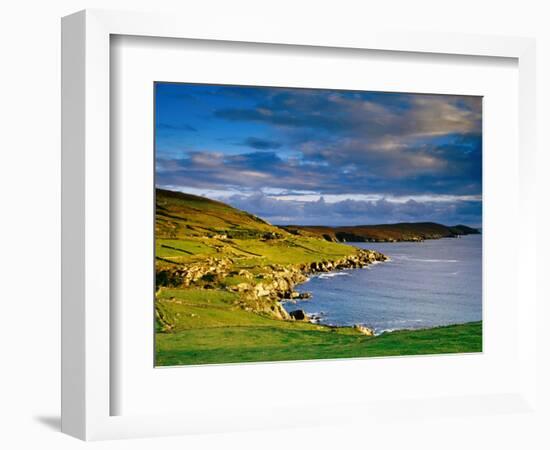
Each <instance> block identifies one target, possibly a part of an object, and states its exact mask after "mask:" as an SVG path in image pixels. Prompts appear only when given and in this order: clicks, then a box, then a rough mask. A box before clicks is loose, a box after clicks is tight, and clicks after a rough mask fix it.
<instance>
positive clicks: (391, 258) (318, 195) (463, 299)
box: [151, 81, 483, 367]
mask: <svg viewBox="0 0 550 450" xmlns="http://www.w3.org/2000/svg"><path fill="white" fill-rule="evenodd" d="M482 104H483V97H481V96H471V95H443V94H436V93H403V92H377V91H366V90H365V91H359V90H346V89H325V88H323V89H318V88H311V87H270V86H240V85H214V84H199V83H184V82H161V81H157V82H155V85H154V98H153V105H154V134H155V139H154V151H155V186H154V187H153V186H151V189H154V190H155V204H154V210H155V230H154V233H155V236H154V241H155V260H154V267H155V292H154V298H153V299H152V301H154V314H155V317H154V326H155V343H154V344H155V362H154V363H155V366H157V367H159V366H189V365H204V364H229V363H251V362H273V361H305V360H320V359H321V360H330V359H340V358H365V357H389V356H412V355H438V354H451V353H453V354H456V353H479V352H482V351H483V345H482V338H483V333H482V328H483V299H482V254H483V252H482V242H483V239H482V238H483V229H482V224H483V220H482V154H483V152H482V147H483V143H482V135H483V133H482ZM151 263H153V262H151Z"/></svg>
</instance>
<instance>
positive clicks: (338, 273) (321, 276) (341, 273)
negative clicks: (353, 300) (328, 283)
mask: <svg viewBox="0 0 550 450" xmlns="http://www.w3.org/2000/svg"><path fill="white" fill-rule="evenodd" d="M341 276H346V277H349V276H350V274H349V273H347V272H331V273H322V274H321V275H319V278H321V279H322V280H324V279H326V278H333V277H341Z"/></svg>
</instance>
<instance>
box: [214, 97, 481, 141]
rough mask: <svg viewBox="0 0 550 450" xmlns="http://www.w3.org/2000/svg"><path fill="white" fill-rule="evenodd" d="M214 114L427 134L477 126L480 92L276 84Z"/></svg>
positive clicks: (366, 133)
mask: <svg viewBox="0 0 550 450" xmlns="http://www.w3.org/2000/svg"><path fill="white" fill-rule="evenodd" d="M214 114H215V116H216V117H218V118H222V119H226V120H231V121H254V122H262V123H268V124H272V125H275V126H282V127H286V128H291V129H299V128H309V129H313V130H321V131H324V132H340V133H343V134H344V135H346V136H347V137H362V138H365V137H369V138H378V137H382V136H401V137H405V136H406V137H422V136H424V137H426V136H441V135H445V134H448V133H472V132H478V131H479V130H480V129H481V98H480V97H464V96H447V95H411V94H391V93H385V94H384V96H380V95H370V94H369V93H355V94H354V93H347V92H340V91H322V90H310V89H296V90H287V89H281V90H274V89H272V90H271V92H270V95H267V96H266V98H264V99H263V101H258V102H257V103H256V105H255V106H253V107H249V108H222V109H218V110H217V111H215V113H214Z"/></svg>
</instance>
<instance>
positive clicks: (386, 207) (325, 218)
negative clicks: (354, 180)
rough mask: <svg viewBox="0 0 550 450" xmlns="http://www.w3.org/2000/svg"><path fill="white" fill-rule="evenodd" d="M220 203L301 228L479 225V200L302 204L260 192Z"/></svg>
mask: <svg viewBox="0 0 550 450" xmlns="http://www.w3.org/2000/svg"><path fill="white" fill-rule="evenodd" d="M223 201H226V202H227V203H229V204H231V205H233V206H234V207H237V208H240V209H244V210H246V211H249V212H251V213H253V214H256V215H258V216H260V217H263V218H265V219H266V220H268V221H269V222H271V223H274V224H279V225H284V224H303V225H332V226H338V225H369V224H380V223H396V222H418V221H433V222H438V223H444V224H447V225H456V224H459V223H462V224H470V225H472V226H480V225H481V223H480V217H481V201H480V200H473V201H464V200H450V201H430V202H418V201H415V200H412V199H411V200H409V201H407V202H393V201H390V200H388V199H385V198H382V199H379V200H376V201H374V200H373V201H357V200H343V201H339V202H332V203H329V202H326V201H325V199H324V198H323V197H321V198H320V199H319V200H317V201H309V202H301V201H297V200H280V199H277V198H273V197H271V196H267V195H265V194H263V193H261V192H255V193H253V194H251V195H241V194H238V195H232V196H230V197H226V198H223Z"/></svg>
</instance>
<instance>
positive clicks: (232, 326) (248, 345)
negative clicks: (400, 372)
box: [156, 289, 482, 366]
mask: <svg viewBox="0 0 550 450" xmlns="http://www.w3.org/2000/svg"><path fill="white" fill-rule="evenodd" d="M235 295H236V294H232V293H229V292H225V291H216V290H203V289H162V290H161V291H160V292H159V294H158V296H157V327H158V332H157V334H156V364H157V365H159V366H167V365H168V366H172V365H189V364H221V363H237V362H252V361H283V360H306V359H326V358H328V359H332V358H356V357H368V356H396V355H425V354H438V353H472V352H480V351H481V350H482V338H481V328H482V327H481V322H474V323H468V324H463V325H451V326H448V327H439V328H431V329H426V330H415V331H399V332H393V333H388V334H383V335H381V336H376V337H369V336H365V335H363V334H361V333H359V332H358V331H356V330H355V329H353V328H347V327H342V328H333V327H326V326H322V325H316V324H312V323H308V322H299V321H284V320H277V319H272V318H269V317H264V316H261V315H259V314H256V313H253V312H249V311H243V310H240V309H238V308H235V307H234V306H233V303H232V301H233V299H234V298H233V297H234V296H235Z"/></svg>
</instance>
